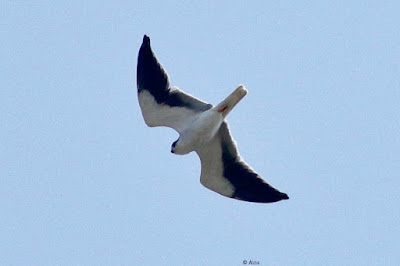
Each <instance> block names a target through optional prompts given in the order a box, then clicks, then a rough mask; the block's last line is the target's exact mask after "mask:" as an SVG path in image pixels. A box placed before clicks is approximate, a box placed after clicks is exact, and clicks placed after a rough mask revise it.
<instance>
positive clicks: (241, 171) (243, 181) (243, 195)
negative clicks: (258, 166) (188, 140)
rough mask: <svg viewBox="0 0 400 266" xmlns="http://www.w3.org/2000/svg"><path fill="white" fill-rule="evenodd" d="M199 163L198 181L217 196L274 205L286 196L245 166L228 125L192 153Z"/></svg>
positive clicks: (224, 124) (224, 125)
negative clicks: (195, 155)
mask: <svg viewBox="0 0 400 266" xmlns="http://www.w3.org/2000/svg"><path fill="white" fill-rule="evenodd" d="M196 152H197V154H198V155H199V157H200V160H201V177H200V182H201V183H202V184H203V185H204V186H205V187H207V188H208V189H211V190H213V191H215V192H217V193H219V194H221V195H224V196H227V197H231V198H235V199H238V200H244V201H251V202H264V203H268V202H276V201H280V200H283V199H288V198H289V197H288V196H287V195H286V194H285V193H282V192H279V191H278V190H276V189H275V188H273V187H272V186H270V185H269V184H268V183H267V182H265V181H264V180H263V179H261V177H260V176H259V175H258V174H257V173H256V172H255V171H254V170H253V169H251V168H250V166H248V165H247V164H246V163H245V162H244V161H243V160H242V158H241V157H240V155H239V154H238V151H237V148H236V145H235V142H234V140H233V139H232V137H231V135H230V133H229V128H228V124H227V123H226V122H223V123H222V125H221V127H220V129H219V131H218V133H217V134H216V135H215V137H214V138H213V139H212V140H211V141H210V142H209V143H208V144H207V145H204V146H203V147H202V148H201V149H199V150H196Z"/></svg>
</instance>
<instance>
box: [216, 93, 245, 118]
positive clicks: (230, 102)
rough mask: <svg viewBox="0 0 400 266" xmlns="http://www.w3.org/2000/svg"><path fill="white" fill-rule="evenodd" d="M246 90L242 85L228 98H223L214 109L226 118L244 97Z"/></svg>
mask: <svg viewBox="0 0 400 266" xmlns="http://www.w3.org/2000/svg"><path fill="white" fill-rule="evenodd" d="M246 94H247V90H246V88H245V87H244V86H243V85H240V86H239V87H237V88H236V90H234V91H233V92H232V93H231V94H230V95H229V96H228V97H226V98H225V100H223V101H222V102H221V103H220V104H218V105H217V106H216V107H215V109H216V110H217V111H218V112H220V113H222V116H223V117H226V116H227V115H228V113H229V112H230V111H231V110H232V109H233V107H235V105H236V104H237V103H238V102H239V101H240V100H241V99H243V97H244V96H246Z"/></svg>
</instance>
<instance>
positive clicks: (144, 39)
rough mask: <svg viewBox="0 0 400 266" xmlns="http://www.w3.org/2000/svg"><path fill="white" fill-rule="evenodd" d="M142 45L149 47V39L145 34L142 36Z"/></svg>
mask: <svg viewBox="0 0 400 266" xmlns="http://www.w3.org/2000/svg"><path fill="white" fill-rule="evenodd" d="M143 44H144V45H149V46H150V38H149V36H147V35H146V34H145V35H144V36H143Z"/></svg>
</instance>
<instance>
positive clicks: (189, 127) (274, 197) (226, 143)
mask: <svg viewBox="0 0 400 266" xmlns="http://www.w3.org/2000/svg"><path fill="white" fill-rule="evenodd" d="M137 89H138V99H139V105H140V108H141V110H142V115H143V118H144V121H145V123H146V124H147V125H148V126H149V127H156V126H166V127H171V128H173V129H175V130H176V131H177V132H178V133H179V138H178V139H177V140H176V141H175V142H173V143H172V146H171V152H172V153H174V154H188V153H190V152H192V151H195V152H196V153H197V154H198V155H199V157H200V161H201V175H200V183H201V184H202V185H203V186H205V187H206V188H208V189H210V190H212V191H215V192H217V193H219V194H221V195H223V196H226V197H230V198H233V199H238V200H243V201H250V202H260V203H269V202H277V201H280V200H285V199H289V197H288V196H287V195H286V194H285V193H282V192H280V191H278V190H277V189H275V188H273V187H272V186H271V185H269V184H268V183H267V182H266V181H264V180H263V179H261V177H260V176H259V175H258V174H257V173H256V172H255V171H254V170H253V169H252V168H251V167H250V166H249V165H247V164H246V163H245V162H244V161H243V159H242V157H241V156H240V155H239V153H238V150H237V147H236V143H235V141H234V140H233V138H232V136H231V134H230V130H229V127H228V124H227V122H226V121H225V117H226V116H227V115H228V113H229V112H230V111H231V110H232V109H233V107H234V106H235V105H236V104H237V103H238V102H239V101H240V100H241V99H242V98H243V97H244V96H245V95H246V94H247V90H246V88H245V87H244V86H243V85H240V86H239V87H238V88H237V89H235V90H234V91H233V92H232V93H231V94H230V95H229V96H228V97H227V98H225V100H223V101H222V102H221V103H219V104H218V105H216V106H213V105H211V104H208V103H205V102H203V101H201V100H199V99H197V98H195V97H193V96H191V95H189V94H187V93H185V92H183V91H181V90H179V89H178V88H177V87H175V86H173V87H170V84H169V78H168V75H167V73H166V71H165V70H164V68H163V67H162V66H161V64H160V63H159V61H158V60H157V58H156V56H155V54H154V53H153V51H152V49H151V47H150V38H149V37H148V36H146V35H144V37H143V43H142V45H141V47H140V50H139V55H138V63H137Z"/></svg>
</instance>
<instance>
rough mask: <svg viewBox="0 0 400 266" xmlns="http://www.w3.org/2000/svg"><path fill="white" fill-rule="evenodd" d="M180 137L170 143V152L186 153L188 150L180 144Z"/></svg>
mask: <svg viewBox="0 0 400 266" xmlns="http://www.w3.org/2000/svg"><path fill="white" fill-rule="evenodd" d="M179 140H180V139H179V138H178V139H177V140H175V141H174V142H173V143H172V145H171V153H174V154H180V155H183V154H188V153H189V152H190V151H187V150H186V148H185V147H184V146H183V145H182V142H181V141H179Z"/></svg>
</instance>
